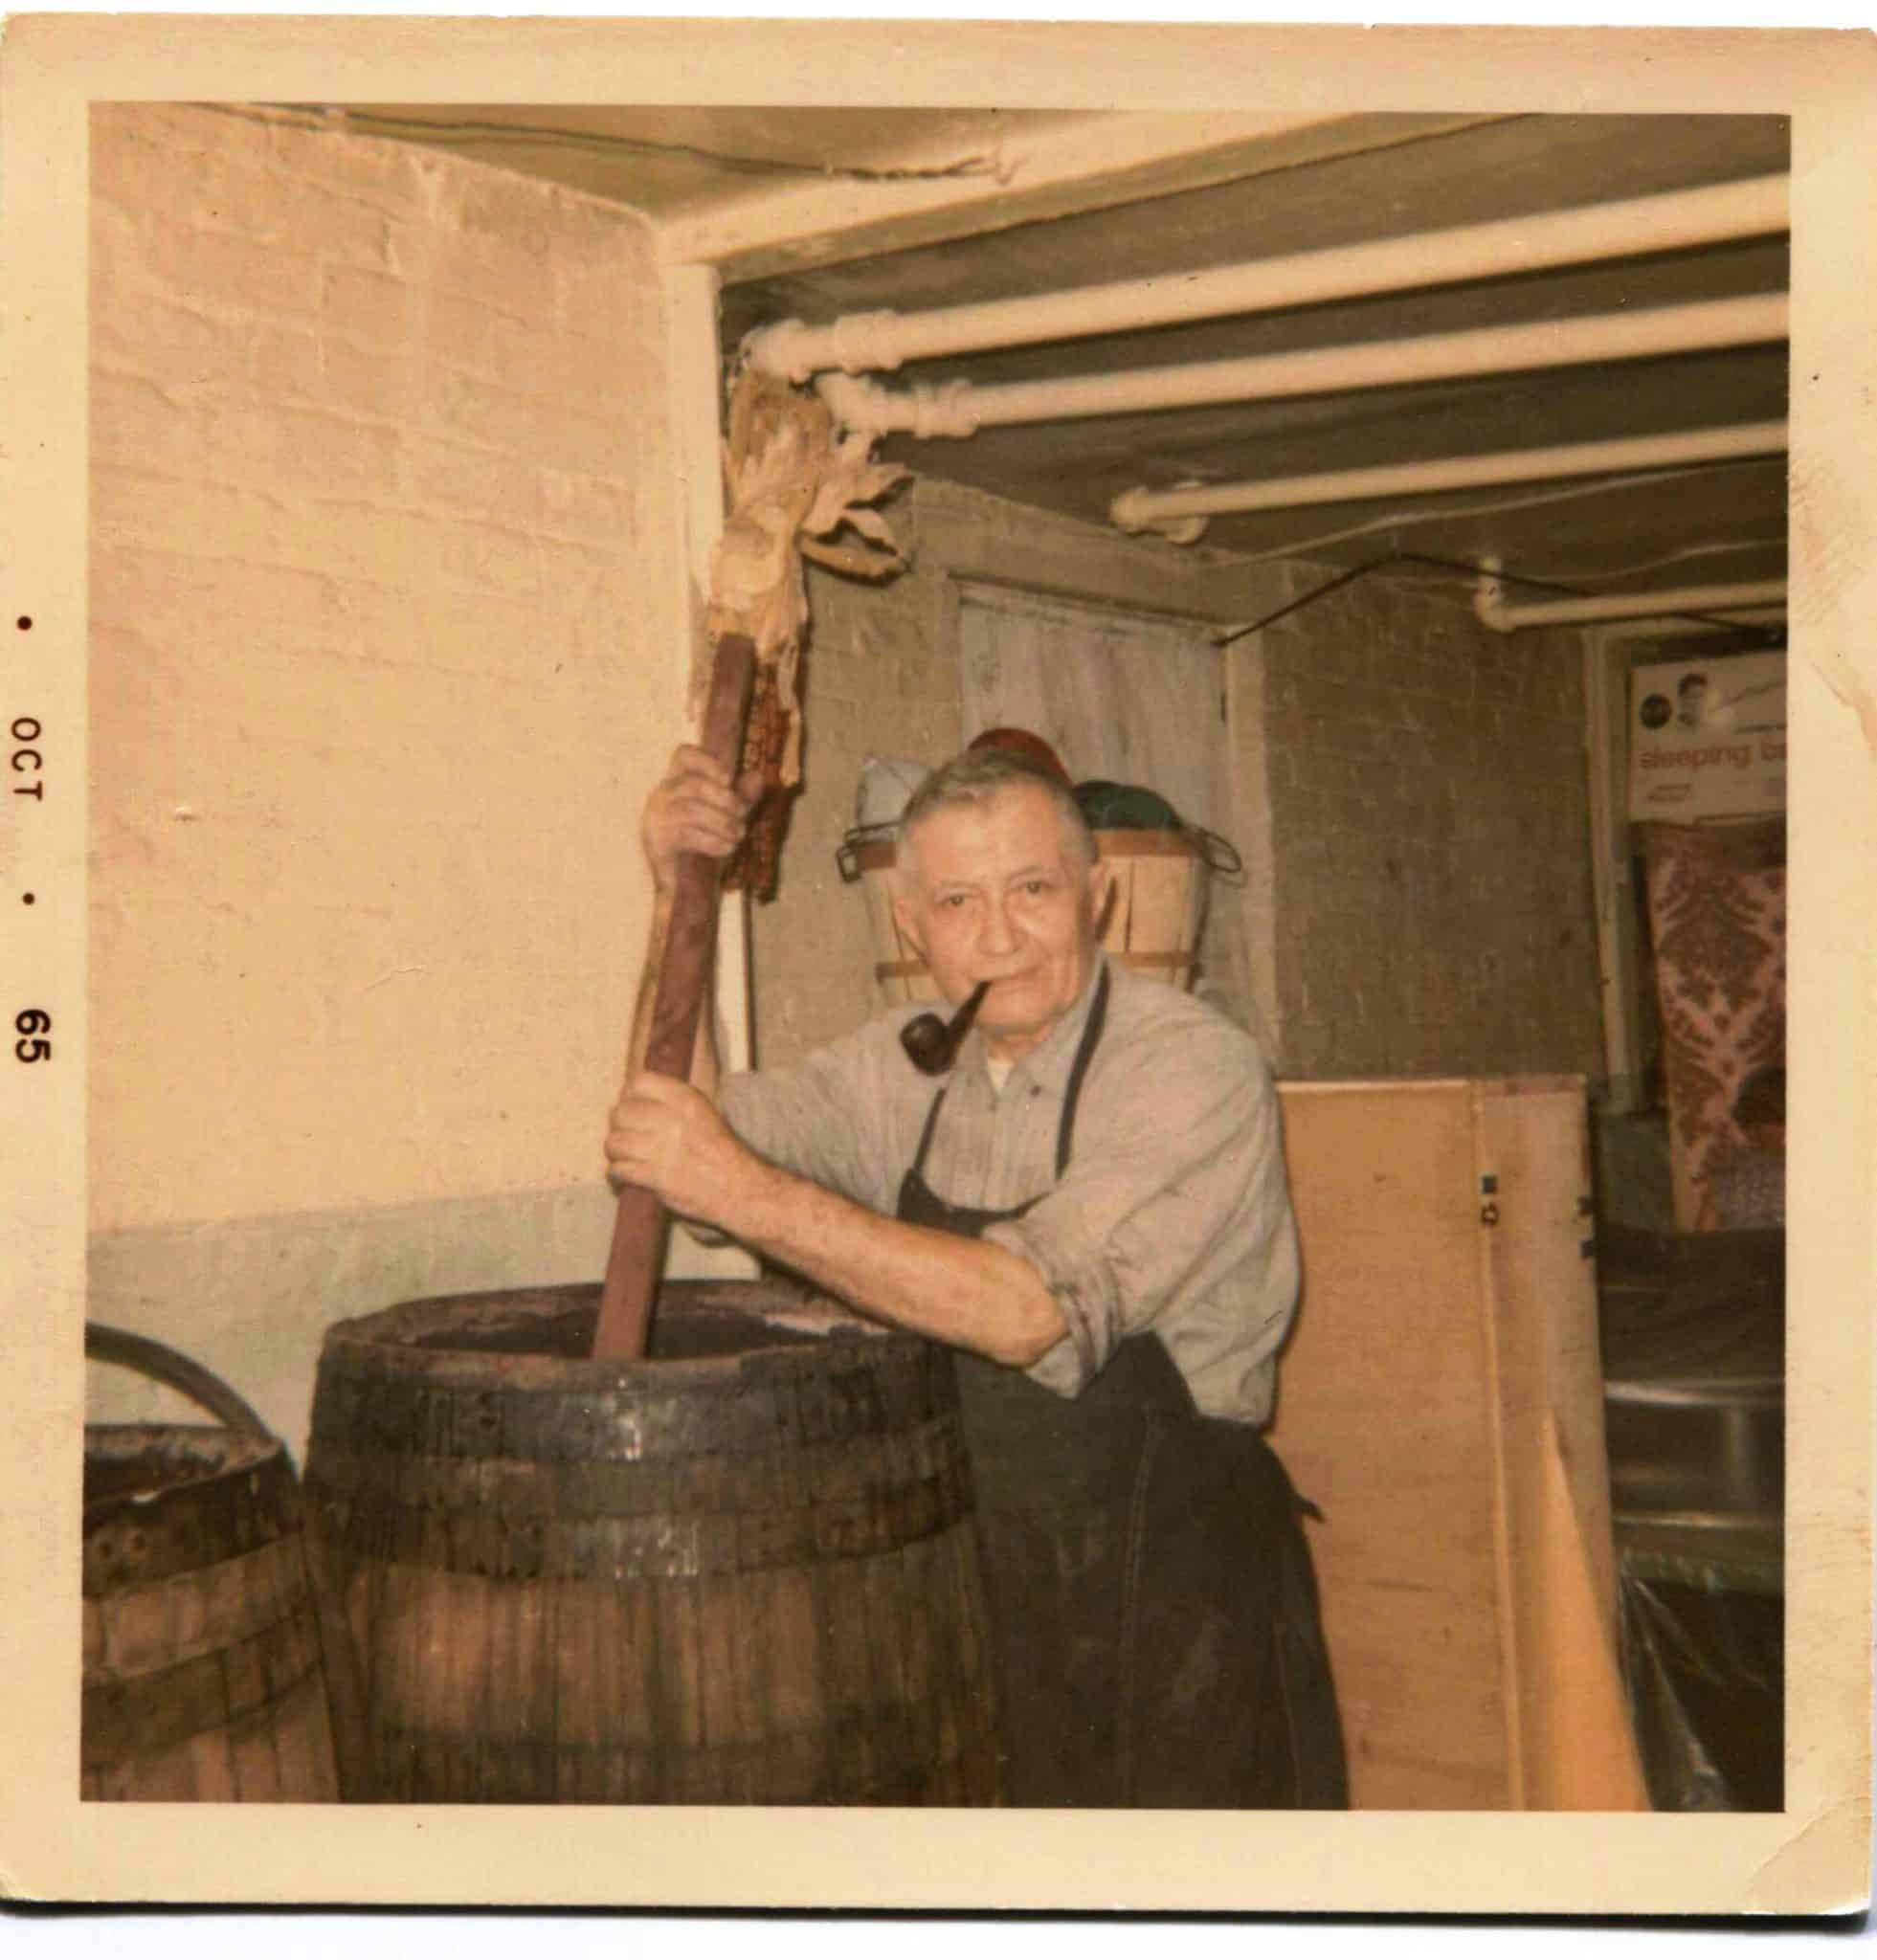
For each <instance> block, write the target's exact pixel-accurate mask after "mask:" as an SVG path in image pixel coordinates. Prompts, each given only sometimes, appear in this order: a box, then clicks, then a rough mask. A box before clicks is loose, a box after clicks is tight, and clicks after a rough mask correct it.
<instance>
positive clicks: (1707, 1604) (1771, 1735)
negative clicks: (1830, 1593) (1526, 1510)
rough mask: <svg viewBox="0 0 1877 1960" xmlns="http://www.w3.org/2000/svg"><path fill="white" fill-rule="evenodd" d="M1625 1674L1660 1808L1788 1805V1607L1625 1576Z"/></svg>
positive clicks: (1770, 1597)
mask: <svg viewBox="0 0 1877 1960" xmlns="http://www.w3.org/2000/svg"><path fill="white" fill-rule="evenodd" d="M1620 1596H1621V1606H1622V1655H1623V1673H1624V1676H1625V1679H1626V1681H1627V1683H1628V1688H1629V1701H1630V1711H1631V1715H1632V1718H1633V1720H1634V1723H1635V1726H1636V1739H1637V1744H1638V1746H1639V1748H1641V1749H1642V1769H1643V1773H1644V1775H1645V1776H1646V1777H1647V1779H1648V1785H1649V1801H1650V1802H1651V1804H1653V1805H1654V1807H1655V1808H1656V1809H1657V1810H1660V1811H1776V1810H1779V1809H1782V1808H1783V1806H1784V1803H1785V1780H1784V1753H1785V1601H1784V1599H1783V1598H1782V1597H1781V1596H1780V1595H1779V1594H1778V1593H1758V1592H1748V1591H1743V1590H1740V1589H1738V1588H1730V1589H1727V1590H1718V1589H1717V1590H1713V1591H1709V1590H1706V1589H1704V1588H1702V1587H1698V1586H1691V1585H1684V1584H1678V1583H1676V1582H1674V1581H1670V1580H1663V1579H1657V1578H1650V1577H1645V1576H1641V1575H1639V1574H1638V1573H1636V1572H1633V1571H1631V1570H1627V1569H1625V1570H1623V1572H1622V1574H1621V1584H1620Z"/></svg>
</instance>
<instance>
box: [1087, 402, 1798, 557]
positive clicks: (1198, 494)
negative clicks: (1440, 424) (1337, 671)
mask: <svg viewBox="0 0 1877 1960" xmlns="http://www.w3.org/2000/svg"><path fill="white" fill-rule="evenodd" d="M1785 446H1786V425H1785V423H1784V422H1783V421H1777V422H1743V423H1740V424H1738V425H1737V426H1734V427H1732V428H1726V429H1692V430H1685V431H1680V432H1677V433H1676V434H1672V435H1641V436H1624V437H1621V438H1619V439H1617V440H1615V441H1610V442H1569V443H1561V444H1558V445H1556V446H1554V447H1553V448H1549V449H1514V450H1501V451H1498V452H1496V453H1493V454H1489V455H1485V456H1462V457H1442V458H1441V459H1440V460H1438V461H1434V462H1424V463H1401V464H1390V465H1386V466H1384V467H1380V468H1375V469H1366V470H1327V471H1323V472H1320V473H1318V474H1316V475H1313V476H1306V477H1272V478H1266V479H1263V481H1260V482H1244V483H1213V484H1203V485H1201V484H1194V485H1191V486H1185V485H1183V486H1181V487H1180V488H1178V489H1173V490H1149V489H1146V488H1136V489H1133V490H1124V491H1123V492H1122V494H1121V495H1120V496H1119V497H1117V498H1116V499H1115V500H1114V501H1113V503H1112V504H1110V505H1109V506H1108V517H1109V519H1110V520H1111V521H1112V522H1113V523H1115V524H1116V525H1118V526H1119V527H1120V528H1121V529H1122V530H1124V531H1145V530H1165V531H1166V532H1167V533H1168V535H1170V536H1172V537H1173V540H1174V542H1175V543H1178V544H1182V545H1187V544H1192V543H1193V542H1194V541H1195V538H1196V537H1197V536H1198V535H1199V533H1200V531H1201V530H1203V528H1204V525H1203V523H1200V524H1199V526H1198V528H1197V529H1195V527H1194V526H1195V520H1203V519H1206V518H1210V517H1217V516H1219V515H1221V514H1224V513H1227V512H1243V511H1252V510H1286V509H1290V508H1293V507H1295V506H1297V505H1301V504H1310V503H1348V502H1353V501H1356V500H1358V499H1361V498H1367V497H1429V496H1433V495H1435V494H1437V493H1438V492H1440V491H1442V490H1465V489H1471V488H1474V487H1476V486H1478V485H1482V484H1488V483H1524V482H1533V481H1537V480H1540V479H1546V478H1553V477H1595V476H1601V475H1604V474H1606V473H1607V474H1611V475H1620V474H1621V473H1623V472H1625V471H1631V470H1654V469H1664V468H1669V467H1673V466H1675V465H1677V464H1687V463H1706V462H1731V461H1733V460H1735V459H1736V458H1739V457H1751V456H1767V455H1774V454H1776V453H1778V452H1779V451H1782V450H1783V449H1784V448H1785Z"/></svg>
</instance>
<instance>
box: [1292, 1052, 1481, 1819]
mask: <svg viewBox="0 0 1877 1960" xmlns="http://www.w3.org/2000/svg"><path fill="white" fill-rule="evenodd" d="M1284 1109H1285V1147H1286V1151H1287V1155H1288V1160H1289V1167H1290V1180H1291V1192H1292V1196H1293V1201H1294V1203H1295V1205H1296V1210H1297V1219H1298V1229H1299V1233H1300V1235H1301V1237H1302V1241H1303V1250H1304V1275H1305V1278H1304V1300H1303V1305H1302V1308H1301V1310H1300V1312H1299V1316H1298V1321H1297V1326H1296V1331H1295V1333H1294V1334H1293V1336H1292V1339H1291V1341H1290V1344H1289V1346H1288V1348H1286V1349H1285V1356H1284V1360H1283V1363H1282V1367H1281V1374H1280V1389H1279V1401H1278V1418H1277V1422H1276V1424H1275V1426H1274V1427H1273V1430H1272V1433H1271V1435H1272V1441H1273V1442H1274V1443H1275V1444H1276V1446H1277V1448H1278V1450H1279V1453H1280V1454H1281V1455H1282V1456H1283V1458H1284V1459H1285V1464H1286V1465H1287V1467H1288V1468H1289V1470H1290V1474H1291V1477H1292V1479H1293V1480H1294V1481H1295V1482H1296V1484H1297V1487H1298V1489H1299V1490H1300V1491H1301V1492H1302V1493H1303V1494H1304V1495H1305V1496H1306V1497H1307V1498H1309V1499H1310V1500H1311V1501H1312V1502H1314V1503H1316V1504H1318V1505H1319V1506H1320V1507H1321V1509H1322V1510H1323V1512H1324V1517H1325V1522H1324V1524H1323V1525H1321V1526H1313V1527H1312V1528H1311V1531H1310V1547H1311V1553H1312V1556H1313V1557H1314V1559H1315V1561H1316V1566H1317V1574H1318V1579H1319V1582H1320V1585H1321V1588H1322V1593H1323V1612H1324V1624H1325V1631H1326V1634H1327V1636H1328V1638H1329V1643H1330V1663H1331V1666H1332V1668H1333V1670H1334V1673H1335V1679H1336V1690H1337V1695H1338V1698H1339V1700H1340V1702H1341V1704H1342V1710H1343V1721H1344V1726H1345V1730H1346V1734H1347V1738H1348V1744H1349V1754H1350V1786H1351V1799H1352V1803H1353V1804H1354V1805H1356V1806H1357V1807H1358V1808H1363V1809H1384V1810H1388V1809H1404V1810H1405V1809H1425V1808H1443V1809H1466V1810H1492V1809H1503V1808H1507V1807H1508V1806H1509V1805H1510V1804H1511V1803H1512V1802H1513V1791H1514V1782H1513V1768H1512V1764H1511V1762H1510V1759H1509V1755H1508V1727H1509V1725H1508V1717H1507V1705H1506V1694H1505V1688H1504V1680H1503V1677H1504V1666H1505V1659H1506V1656H1505V1652H1504V1644H1503V1639H1502V1629H1501V1626H1500V1621H1499V1616H1498V1612H1497V1607H1496V1601H1497V1595H1498V1571H1499V1547H1498V1544H1497V1540H1496V1535H1495V1531H1496V1526H1495V1503H1494V1488H1493V1480H1494V1471H1493V1465H1494V1460H1495V1454H1496V1453H1495V1439H1494V1435H1493V1423H1492V1412H1491V1407H1490V1395H1489V1388H1488V1385H1489V1382H1490V1378H1491V1376H1490V1354H1489V1350H1488V1348H1487V1340H1486V1314H1485V1302H1484V1284H1483V1281H1484V1274H1483V1269H1482V1263H1481V1254H1480V1248H1479V1236H1480V1229H1481V1228H1480V1224H1479V1200H1478V1198H1477V1196H1476V1194H1475V1191H1474V1174H1475V1173H1474V1165H1473V1144H1472V1114H1471V1099H1470V1094H1469V1091H1468V1088H1467V1086H1466V1085H1465V1084H1464V1083H1460V1082H1447V1083H1427V1084H1388V1085H1374V1086H1371V1085H1350V1086H1348V1087H1343V1086H1329V1085H1309V1084H1295V1085H1291V1086H1288V1087H1286V1089H1285V1092H1284Z"/></svg>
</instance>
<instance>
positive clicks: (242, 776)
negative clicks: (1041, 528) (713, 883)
mask: <svg viewBox="0 0 1877 1960" xmlns="http://www.w3.org/2000/svg"><path fill="white" fill-rule="evenodd" d="M92 193H93V206H92V212H93V215H92V233H91V252H92V273H91V277H92V286H91V336H92V341H91V390H92V393H91V462H92V498H93V503H92V511H91V524H92V529H91V537H92V561H91V609H92V654H91V658H92V666H91V768H92V777H91V826H92V840H93V851H92V862H91V941H90V959H91V1000H92V1035H93V1038H92V1048H91V1058H90V1112H89V1113H90V1138H91V1156H90V1181H89V1216H90V1225H91V1229H92V1233H93V1238H92V1259H91V1283H92V1294H91V1309H90V1310H91V1312H92V1314H93V1315H94V1317H96V1318H99V1319H101V1320H107V1321H116V1322H118V1323H120V1324H123V1325H132V1326H135V1327H138V1328H141V1329H143V1330H145V1331H147V1332H150V1333H153V1334H156V1335H157V1336H158V1337H159V1338H162V1339H166V1340H168V1341H170V1342H171V1343H172V1344H174V1345H176V1346H179V1347H181V1348H185V1349H187V1350H188V1351H189V1352H190V1353H191V1354H193V1355H194V1356H195V1357H196V1358H198V1359H200V1360H202V1361H204V1362H206V1363H207V1364H208V1365H209V1366H211V1367H212V1368H216V1369H217V1370H220V1371H222V1372H224V1373H226V1374H227V1375H228V1376H229V1378H230V1379H231V1380H232V1381H233V1382H234V1383H235V1386H236V1387H237V1388H238V1389H239V1390H240V1391H241V1392H243V1393H244V1394H246V1395H247V1396H248V1397H249V1398H250V1399H251V1400H253V1401H254V1402H256V1403H257V1406H258V1407H259V1408H260V1410H261V1413H262V1414H264V1415H266V1416H267V1417H268V1419H269V1420H270V1422H271V1423H272V1424H273V1425H274V1426H275V1427H276V1428H277V1429H278V1430H279V1432H280V1433H281V1434H282V1435H283V1436H284V1437H286V1438H287V1439H288V1441H289V1443H290V1444H291V1445H292V1446H293V1447H294V1449H295V1450H296V1452H297V1451H298V1450H299V1449H300V1447H301V1443H302V1437H303V1433H304V1425H305V1417H306V1414H307V1409H308V1407H309V1403H310V1394H311V1387H312V1370H313V1365H314V1361H315V1358H316V1355H317V1350H318V1344H319V1338H320V1333H321V1330H322V1329H323V1327H324V1325H325V1324H326V1323H327V1322H328V1321H330V1320H332V1319H335V1318H338V1317H340V1316H342V1315H344V1314H347V1313H355V1312H361V1311H365V1310H368V1309H369V1308H370V1307H373V1306H376V1305H380V1304H384V1303H389V1302H391V1301H393V1300H396V1299H402V1298H409V1297H411V1296H413V1295H414V1294H418V1293H422V1292H430V1291H443V1290H451V1289H454V1288H458V1287H462V1288H471V1287H480V1286H487V1285H503V1284H516V1283H524V1282H526V1281H547V1280H554V1279H563V1278H589V1277H594V1276H596V1274H597V1272H598V1270H599V1268H600V1266H601V1265H602V1264H603V1262H604V1252H605V1243H606V1231H607V1224H608V1219H609V1216H610V1206H609V1204H608V1202H607V1199H606V1195H605V1192H604V1190H603V1187H602V1186H601V1184H600V1182H599V1178H598V1170H597V1166H598V1139H599V1135H600V1132H601V1128H602V1126H603V1119H604V1112H605V1110H606V1108H607V1106H608V1104H609V1103H610V1101H611V1098H612V1095H613V1093H614V1086H615V1084H616V1080H617V1075H618V1070H619V1066H620V1062H621V1059H622V1056H623V1050H624V1040H625V1029H626V1018H627V1013H628V1011H629V1005H630V997H631V992H632V989H633V986H634V984H635V982H636V979H637V968H638V961H639V953H640V948H641V947H642V943H643V934H644V929H645V922H646V914H647V907H648V903H649V893H648V891H647V890H646V889H645V886H644V882H643V877H642V873H641V871H640V867H639V863H638V855H637V843H636V834H637V806H638V802H639V799H640V797H641V796H642V794H643V790H644V786H645V784H646V782H647V781H648V780H649V778H650V772H651V771H652V770H653V769H654V768H656V766H657V764H658V763H659V760H661V759H662V756H663V755H664V753H665V752H666V750H667V749H668V747H669V745H670V742H671V741H672V739H673V737H674V735H675V733H676V731H677V730H678V728H679V727H680V725H681V723H682V690H683V679H684V675H685V672H686V668H687V663H688V661H689V657H690V643H689V637H688V635H689V633H690V620H689V600H688V594H687V585H686V568H685V565H684V562H683V559H682V551H681V533H680V517H679V512H678V509H677V502H676V500H677V496H678V483H677V477H678V473H677V471H676V469H675V467H674V464H673V459H672V435H671V432H670V429H669V427H668V419H667V418H668V415H669V412H670V390H669V389H668V387H667V386H666V373H665V348H664V339H663V335H664V327H663V317H662V310H661V308H662V301H661V296H660V290H659V282H658V278H657V275H656V270H655V267H654V264H653V259H652V254H651V242H650V234H649V232H648V230H647V228H646V227H645V225H644V224H643V223H642V222H641V221H640V220H639V219H637V217H636V216H635V215H634V214H633V213H631V212H623V211H619V210H615V209H611V208H607V207H603V206H600V205H598V204H595V203H592V202H590V201H587V200H584V199H582V198H580V197H577V196H575V195H572V194H570V193H566V192H563V191H560V190H558V189H554V188H551V187H548V186H545V185H540V184H536V183H532V182H529V181H527V180H525V179H524V178H521V177H517V176H510V175H508V174H506V173H503V172H498V171H493V170H488V169H483V168H480V167H476V166H472V165H465V164H460V163H458V162H457V161H455V160H453V159H448V158H444V157H440V156H436V155H432V154H429V153H427V152H423V151H419V150H416V149H412V148H407V147H404V146H401V145H391V144H384V143H378V142H373V141H369V140H366V139H360V138H356V137H351V136H346V135H339V134H327V133H324V132H321V131H318V130H315V129H310V128H302V127H297V126H290V125H289V124H287V123H265V122H259V121H256V120H253V119H252V118H248V117H244V116H241V115H239V114H236V113H233V112H220V111H212V110H205V109H193V108H184V107H176V106H167V105H158V106H142V105H117V106H111V107H108V108H101V109H99V110H98V111H97V112H96V115H95V120H94V123H93V134H92ZM91 1378H92V1395H93V1406H94V1409H95V1410H96V1411H97V1412H98V1413H99V1414H101V1415H111V1414H123V1413H125V1412H126V1393H127V1387H128V1385H127V1384H125V1383H124V1382H123V1380H122V1378H121V1377H117V1376H116V1371H114V1370H104V1369H101V1368H94V1369H93V1370H91ZM132 1399H133V1400H135V1399H136V1398H132Z"/></svg>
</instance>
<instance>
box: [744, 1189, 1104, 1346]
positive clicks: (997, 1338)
mask: <svg viewBox="0 0 1877 1960" xmlns="http://www.w3.org/2000/svg"><path fill="white" fill-rule="evenodd" d="M754 1163H755V1168H754V1169H752V1170H751V1172H750V1174H749V1184H748V1188H747V1190H745V1191H743V1192H740V1193H739V1198H738V1203H737V1205H736V1215H734V1216H727V1215H726V1216H725V1217H724V1218H723V1221H722V1222H723V1223H724V1225H725V1227H726V1229H727V1230H728V1231H729V1232H731V1233H732V1234H733V1235H734V1236H736V1237H737V1238H739V1239H741V1240H742V1241H743V1242H744V1243H745V1244H746V1245H749V1246H751V1247H753V1248H754V1249H755V1250H756V1251H758V1252H762V1253H765V1254H767V1255H768V1256H769V1257H770V1258H773V1259H777V1260H779V1261H780V1262H781V1263H782V1264H784V1265H786V1266H790V1267H793V1269H794V1270H795V1271H796V1272H798V1273H800V1274H801V1275H802V1276H803V1277H804V1278H805V1279H809V1280H813V1281H815V1282H816V1284H817V1285H820V1286H825V1287H827V1288H828V1290H829V1291H830V1292H832V1293H837V1294H838V1295H839V1296H840V1297H841V1298H842V1299H843V1300H846V1301H848V1302H850V1303H852V1304H853V1305H855V1306H857V1307H860V1309H861V1310H862V1311H863V1312H866V1313H870V1314H872V1315H874V1316H875V1317H877V1318H878V1319H881V1320H883V1321H889V1322H891V1323H892V1324H893V1325H896V1326H901V1327H906V1328H909V1329H910V1330H911V1331H912V1332H914V1333H917V1334H924V1335H927V1337H928V1338H929V1339H931V1340H934V1341H944V1342H947V1343H949V1344H950V1346H952V1347H955V1348H970V1349H972V1351H973V1352H974V1353H978V1354H985V1355H988V1356H990V1358H991V1359H992V1360H993V1361H1001V1362H1005V1363H1008V1364H1010V1365H1011V1366H1014V1367H1018V1368H1027V1367H1029V1366H1030V1365H1031V1363H1033V1362H1036V1361H1039V1360H1040V1359H1041V1358H1042V1356H1043V1355H1044V1354H1046V1353H1047V1352H1048V1351H1049V1349H1050V1348H1053V1347H1054V1346H1055V1345H1056V1343H1057V1342H1058V1341H1060V1340H1061V1338H1062V1336H1063V1335H1064V1334H1065V1333H1066V1332H1067V1331H1068V1324H1067V1323H1066V1322H1065V1321H1064V1320H1063V1318H1062V1310H1061V1307H1059V1306H1058V1305H1057V1303H1056V1301H1055V1298H1054V1296H1053V1295H1052V1294H1051V1293H1050V1291H1049V1289H1048V1287H1046V1286H1045V1285H1044V1284H1043V1282H1042V1281H1041V1279H1040V1278H1039V1275H1038V1274H1037V1271H1036V1269H1035V1268H1034V1267H1033V1266H1031V1265H1029V1264H1027V1263H1026V1262H1025V1261H1024V1260H1023V1259H1020V1258H1017V1255H1016V1254H1015V1253H1013V1252H1009V1251H1006V1250H1005V1248H1004V1247H1002V1246H1000V1245H991V1244H987V1243H985V1242H984V1241H983V1240H981V1239H972V1238H961V1237H959V1236H957V1235H956V1234H954V1233H950V1232H939V1231H934V1230H932V1229H931V1228H929V1227H927V1226H924V1225H907V1224H903V1223H902V1222H901V1221H900V1220H899V1219H897V1218H883V1217H881V1216H880V1215H879V1214H877V1213H874V1212H869V1211H867V1210H866V1209H865V1208H864V1207H863V1206H860V1205H856V1204H853V1203H851V1202H850V1201H849V1200H848V1199H846V1198H844V1197H841V1196H839V1195H838V1193H837V1192H831V1191H825V1190H823V1189H822V1188H821V1187H820V1186H819V1185H816V1184H811V1183H809V1182H808V1181H807V1180H806V1179H804V1178H799V1177H795V1176H793V1175H792V1174H791V1173H790V1172H788V1171H786V1170H781V1169H776V1167H775V1166H773V1165H771V1164H767V1163H764V1162H762V1161H761V1160H760V1159H757V1160H754Z"/></svg>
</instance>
